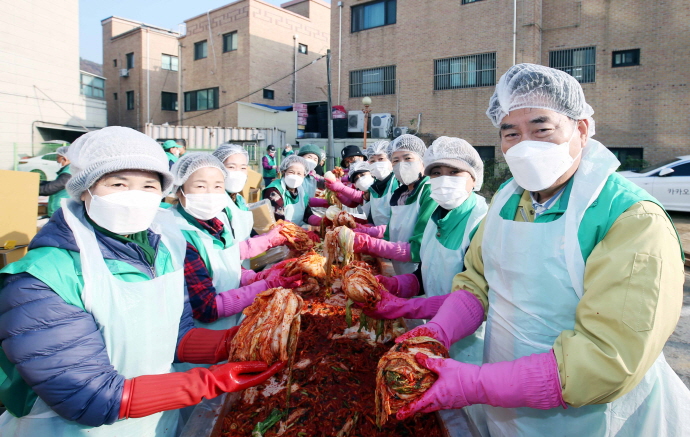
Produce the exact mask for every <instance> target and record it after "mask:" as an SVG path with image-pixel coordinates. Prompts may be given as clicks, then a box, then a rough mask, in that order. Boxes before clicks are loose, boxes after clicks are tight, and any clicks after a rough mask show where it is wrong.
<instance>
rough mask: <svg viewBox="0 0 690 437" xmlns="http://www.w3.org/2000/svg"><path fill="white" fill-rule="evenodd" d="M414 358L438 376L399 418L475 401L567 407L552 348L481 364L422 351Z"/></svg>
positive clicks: (404, 408)
mask: <svg viewBox="0 0 690 437" xmlns="http://www.w3.org/2000/svg"><path fill="white" fill-rule="evenodd" d="M415 359H416V360H417V362H418V363H419V365H420V366H423V367H425V368H427V369H429V370H431V371H432V372H434V373H435V374H437V375H438V380H437V381H436V382H434V385H432V386H431V388H430V389H429V390H427V391H426V392H425V393H424V394H423V395H422V396H421V397H420V398H419V399H416V400H415V401H413V402H411V403H410V404H408V405H406V406H405V407H403V408H401V409H400V410H399V411H398V413H397V414H396V417H397V418H398V420H404V419H407V418H408V417H411V416H413V415H414V414H416V413H431V412H432V411H438V410H448V409H457V408H463V407H466V406H468V405H475V404H487V405H492V406H494V407H502V408H520V407H529V408H536V409H540V410H548V409H551V408H556V407H563V408H566V404H565V402H564V401H563V394H562V391H561V379H560V375H559V373H558V363H557V361H556V357H555V356H554V355H553V351H549V352H545V353H541V354H533V355H529V356H526V357H521V358H518V359H517V360H513V361H501V362H498V363H490V364H483V365H481V366H476V365H474V364H466V363H461V362H459V361H455V360H452V359H450V358H448V359H443V358H430V357H428V356H426V355H424V354H423V353H417V354H416V355H415Z"/></svg>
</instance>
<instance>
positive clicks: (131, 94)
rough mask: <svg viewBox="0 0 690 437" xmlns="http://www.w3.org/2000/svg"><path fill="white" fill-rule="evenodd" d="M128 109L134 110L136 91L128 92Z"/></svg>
mask: <svg viewBox="0 0 690 437" xmlns="http://www.w3.org/2000/svg"><path fill="white" fill-rule="evenodd" d="M126 96H127V109H128V110H130V109H134V91H127V94H126Z"/></svg>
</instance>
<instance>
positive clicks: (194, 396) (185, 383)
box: [120, 361, 285, 419]
mask: <svg viewBox="0 0 690 437" xmlns="http://www.w3.org/2000/svg"><path fill="white" fill-rule="evenodd" d="M284 367H285V363H276V364H274V365H272V366H271V367H268V366H267V365H266V363H263V362H261V361H246V362H242V363H227V364H221V365H218V366H211V368H210V369H206V368H203V367H197V368H194V369H191V370H188V371H187V372H174V373H166V374H163V375H144V376H138V377H136V378H132V379H127V380H125V386H124V389H123V390H122V399H121V401H120V419H124V418H133V417H145V416H150V415H151V414H155V413H159V412H161V411H168V410H176V409H178V408H184V407H189V406H191V405H196V404H198V403H199V402H201V400H202V399H204V398H206V399H212V398H215V397H216V396H219V395H221V394H223V393H228V392H235V391H240V390H244V389H245V388H249V387H253V386H255V385H257V384H261V383H262V382H264V381H266V380H267V379H268V378H270V377H271V376H273V375H274V374H275V373H276V372H279V371H280V370H282V369H283V368H284ZM257 372H260V373H257Z"/></svg>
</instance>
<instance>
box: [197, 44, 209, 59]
mask: <svg viewBox="0 0 690 437" xmlns="http://www.w3.org/2000/svg"><path fill="white" fill-rule="evenodd" d="M207 56H208V42H207V41H206V40H204V41H199V42H197V43H194V60H195V61H196V60H198V59H204V58H206V57H207Z"/></svg>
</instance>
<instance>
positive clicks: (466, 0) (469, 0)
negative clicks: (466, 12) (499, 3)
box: [462, 0, 481, 5]
mask: <svg viewBox="0 0 690 437" xmlns="http://www.w3.org/2000/svg"><path fill="white" fill-rule="evenodd" d="M479 1H481V0H462V4H463V5H466V4H468V3H477V2H479Z"/></svg>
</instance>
